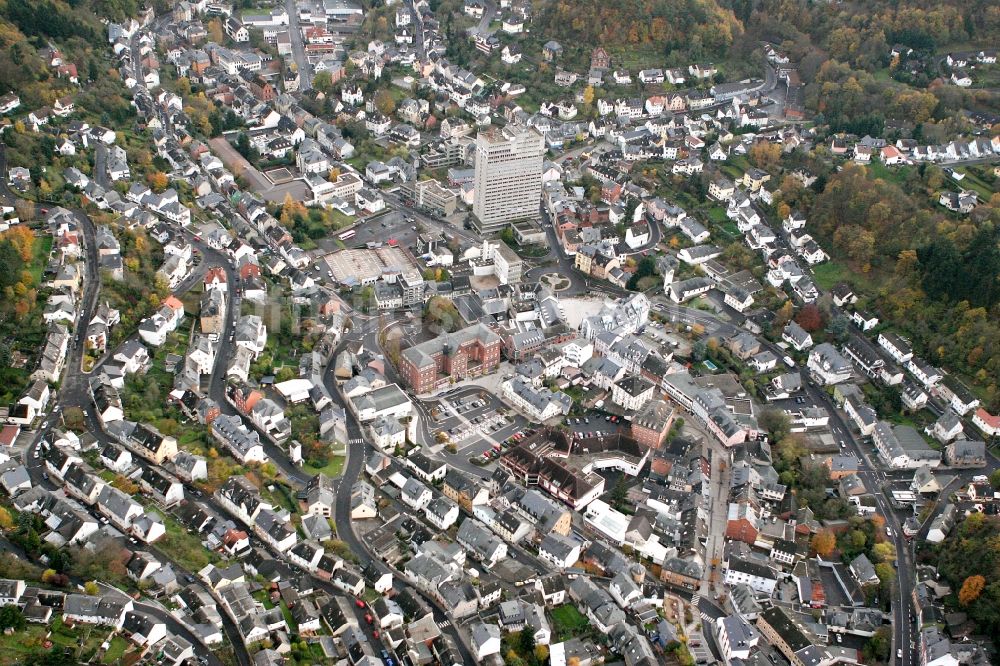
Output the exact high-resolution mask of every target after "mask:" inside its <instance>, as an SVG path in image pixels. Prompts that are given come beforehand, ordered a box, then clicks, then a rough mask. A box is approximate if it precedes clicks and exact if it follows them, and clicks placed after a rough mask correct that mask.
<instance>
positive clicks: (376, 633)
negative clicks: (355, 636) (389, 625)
mask: <svg viewBox="0 0 1000 666" xmlns="http://www.w3.org/2000/svg"><path fill="white" fill-rule="evenodd" d="M372 636H374V637H375V638H378V629H376V630H375V631H373V632H372Z"/></svg>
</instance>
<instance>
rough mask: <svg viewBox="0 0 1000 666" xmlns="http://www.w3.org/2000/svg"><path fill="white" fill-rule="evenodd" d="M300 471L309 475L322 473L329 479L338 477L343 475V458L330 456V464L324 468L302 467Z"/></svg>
mask: <svg viewBox="0 0 1000 666" xmlns="http://www.w3.org/2000/svg"><path fill="white" fill-rule="evenodd" d="M302 469H304V470H305V471H306V472H308V473H310V474H319V473H320V472H322V473H323V474H326V475H327V476H329V477H338V476H340V475H341V474H343V473H344V456H331V457H330V462H329V463H327V464H326V466H325V467H313V466H312V465H303V466H302Z"/></svg>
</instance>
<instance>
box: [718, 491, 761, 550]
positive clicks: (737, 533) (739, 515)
mask: <svg viewBox="0 0 1000 666" xmlns="http://www.w3.org/2000/svg"><path fill="white" fill-rule="evenodd" d="M757 522H758V518H757V511H756V510H755V509H754V507H753V506H752V505H750V504H749V503H747V502H741V503H730V504H729V518H728V520H727V521H726V538H727V539H733V540H735V541H742V542H743V543H746V544H750V545H751V546H752V545H753V544H754V542H755V541H756V540H757V533H758V531H759V530H758V529H757Z"/></svg>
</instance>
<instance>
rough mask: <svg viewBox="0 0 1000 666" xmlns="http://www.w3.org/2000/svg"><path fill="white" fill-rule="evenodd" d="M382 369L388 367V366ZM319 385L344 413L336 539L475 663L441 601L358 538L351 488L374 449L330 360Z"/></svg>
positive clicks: (344, 344)
mask: <svg viewBox="0 0 1000 666" xmlns="http://www.w3.org/2000/svg"><path fill="white" fill-rule="evenodd" d="M360 328H363V327H360ZM368 334H369V335H370V334H371V332H370V331H369V332H368ZM345 337H346V336H345ZM348 343H349V340H347V339H345V340H343V341H342V342H341V343H340V345H338V346H337V348H336V349H335V350H334V353H333V356H332V358H333V359H336V357H337V355H338V354H339V353H340V352H341V351H343V350H344V349H345V348H346V347H347V344H348ZM386 369H387V370H388V367H387V368H386ZM323 384H324V386H326V389H327V391H328V392H329V394H330V396H331V397H332V398H333V400H334V402H335V403H337V405H338V406H340V407H341V408H343V409H344V412H345V413H346V414H347V439H348V444H347V459H346V460H345V461H344V470H343V473H342V475H341V478H340V480H339V482H338V484H337V495H336V504H335V506H334V515H333V522H334V524H335V525H336V526H337V538H339V539H340V540H341V541H343V542H344V543H346V544H347V546H348V548H350V550H351V552H352V553H354V555H355V556H357V558H358V562H359V564H360V565H361V566H362V567H367V566H369V565H370V564H374V566H376V567H378V569H379V570H380V571H383V572H388V573H391V574H393V576H392V586H393V588H394V589H396V590H402V589H405V588H408V589H409V590H410V591H411V592H412V593H414V594H417V595H418V596H420V597H422V598H423V599H424V601H426V602H427V603H428V604H429V605H430V607H431V608H432V609H433V612H434V621H435V622H437V623H438V626H439V627H442V625H444V626H443V627H442V628H441V631H442V632H443V633H446V634H448V635H449V636H450V637H451V639H452V641H453V642H454V643H455V646H456V647H457V648H458V650H459V652H460V653H461V655H462V663H465V664H474V663H476V660H475V658H474V657H473V656H472V652H471V651H470V649H469V646H468V645H467V644H466V642H465V639H464V638H463V636H462V634H461V633H460V632H459V631H458V629H457V628H456V627H455V626H454V624H452V623H451V622H450V618H449V617H448V615H447V613H446V612H445V610H444V608H443V607H442V606H441V604H440V603H438V602H437V600H435V599H432V598H431V597H428V596H427V595H425V594H424V593H423V592H421V591H420V590H418V589H416V588H415V587H412V586H410V585H409V583H407V582H406V581H405V579H404V578H403V575H402V573H401V572H400V571H398V570H396V569H393V568H391V567H389V566H388V565H387V564H386V563H385V562H383V561H382V560H380V559H379V558H377V557H373V556H372V553H371V551H370V550H369V548H368V546H367V545H366V544H365V543H364V541H362V540H361V539H360V538H359V537H358V535H357V532H356V531H355V529H354V521H353V520H352V519H351V490H352V488H353V487H354V484H355V483H357V482H358V479H359V478H360V477H361V472H362V469H363V468H364V465H365V461H366V460H367V459H368V456H369V455H371V454H372V453H373V452H374V449H373V448H372V446H371V445H370V444H369V443H368V442H367V441H366V440H365V437H364V433H363V431H362V428H361V424H360V423H359V422H358V420H357V418H356V417H355V416H354V413H353V412H351V410H350V408H349V407H348V405H347V403H346V401H345V400H344V397H343V394H342V393H341V391H340V386H339V384H338V382H337V378H336V376H335V374H334V363H330V364H329V365H328V366H327V368H326V370H325V371H324V373H323Z"/></svg>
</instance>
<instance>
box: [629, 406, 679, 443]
mask: <svg viewBox="0 0 1000 666" xmlns="http://www.w3.org/2000/svg"><path fill="white" fill-rule="evenodd" d="M674 415H675V412H674V408H673V406H672V405H671V404H670V403H668V402H666V401H664V400H650V401H649V402H647V403H646V404H645V405H643V407H642V409H640V410H639V412H638V413H637V414H636V415H635V418H634V419H632V438H633V439H635V441H637V442H639V443H640V444H641V445H643V446H645V447H648V448H650V449H658V448H660V447H661V446H662V445H663V441H664V440H665V439H666V438H667V433H669V432H670V427H671V426H672V425H673V424H674Z"/></svg>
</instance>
